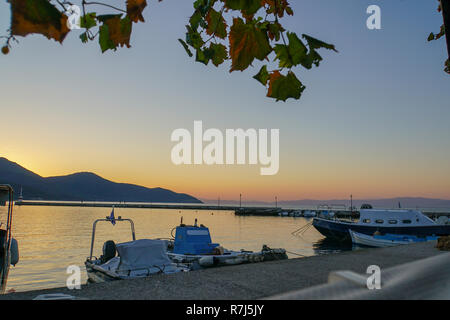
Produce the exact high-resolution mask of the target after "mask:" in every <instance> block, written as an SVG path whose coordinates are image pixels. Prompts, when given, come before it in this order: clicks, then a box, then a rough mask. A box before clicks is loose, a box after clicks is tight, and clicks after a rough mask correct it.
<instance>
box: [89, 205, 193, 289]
mask: <svg viewBox="0 0 450 320" xmlns="http://www.w3.org/2000/svg"><path fill="white" fill-rule="evenodd" d="M125 221H127V222H129V223H130V224H131V235H132V241H129V242H123V243H118V244H115V243H114V241H112V240H109V241H106V242H105V243H104V245H103V252H102V253H103V254H102V256H100V258H97V257H95V256H93V250H94V241H95V229H96V225H97V223H98V222H110V223H112V224H113V225H115V224H116V222H125ZM166 249H167V241H165V240H153V239H139V240H136V236H135V232H134V222H133V221H132V220H131V219H122V217H118V218H117V219H115V218H114V211H113V212H112V213H111V216H109V217H106V218H105V219H98V220H95V222H94V225H93V230H92V241H91V252H90V256H89V258H87V260H86V262H85V266H86V271H87V274H88V278H89V282H108V281H113V280H123V279H136V278H143V277H148V276H152V275H155V274H170V273H177V272H182V271H189V267H188V266H186V265H182V264H176V263H174V262H172V261H171V260H170V259H169V257H168V255H167V251H166Z"/></svg>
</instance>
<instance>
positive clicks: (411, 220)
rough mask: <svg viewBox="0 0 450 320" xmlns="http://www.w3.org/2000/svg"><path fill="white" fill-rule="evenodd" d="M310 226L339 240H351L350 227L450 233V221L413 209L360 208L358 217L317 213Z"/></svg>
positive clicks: (370, 232)
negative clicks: (442, 222) (350, 219)
mask: <svg viewBox="0 0 450 320" xmlns="http://www.w3.org/2000/svg"><path fill="white" fill-rule="evenodd" d="M313 226H314V227H315V228H316V229H317V230H318V231H319V232H320V233H321V234H323V235H324V236H325V237H327V238H331V239H334V240H338V241H351V236H350V232H349V231H350V230H351V231H354V232H358V233H360V234H365V235H373V234H374V233H375V232H377V231H378V232H379V233H381V234H394V235H409V236H417V237H428V236H447V235H450V225H443V224H438V223H436V222H435V221H433V220H431V219H430V218H428V217H427V216H425V215H424V214H423V213H422V212H420V211H416V210H375V209H361V210H360V217H359V220H358V221H349V220H341V219H337V218H336V216H333V217H331V216H323V215H321V216H319V217H315V218H314V219H313Z"/></svg>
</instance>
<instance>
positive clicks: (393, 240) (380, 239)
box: [349, 230, 439, 247]
mask: <svg viewBox="0 0 450 320" xmlns="http://www.w3.org/2000/svg"><path fill="white" fill-rule="evenodd" d="M349 232H350V236H351V238H352V242H353V243H354V244H357V245H363V246H369V247H393V246H398V245H403V244H410V243H416V242H425V241H432V240H437V239H438V238H439V237H434V236H428V237H417V236H411V235H400V234H389V233H388V234H384V235H381V234H376V233H375V234H374V235H372V236H371V235H367V234H363V233H358V232H355V231H352V230H349Z"/></svg>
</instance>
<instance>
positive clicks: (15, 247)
mask: <svg viewBox="0 0 450 320" xmlns="http://www.w3.org/2000/svg"><path fill="white" fill-rule="evenodd" d="M10 252H11V264H12V265H13V266H16V264H17V263H18V262H19V244H18V243H17V240H16V239H14V238H11V251H10Z"/></svg>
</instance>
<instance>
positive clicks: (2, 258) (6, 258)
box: [0, 185, 19, 293]
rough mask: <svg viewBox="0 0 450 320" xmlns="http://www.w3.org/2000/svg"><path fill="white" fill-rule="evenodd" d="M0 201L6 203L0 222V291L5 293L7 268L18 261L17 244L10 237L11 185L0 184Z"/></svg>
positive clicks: (12, 192) (12, 199) (12, 191)
mask: <svg viewBox="0 0 450 320" xmlns="http://www.w3.org/2000/svg"><path fill="white" fill-rule="evenodd" d="M0 201H2V202H4V203H5V206H6V203H8V207H7V209H6V210H7V212H6V221H1V222H0V293H5V290H6V284H7V282H8V275H9V269H10V267H11V265H14V266H15V265H16V264H17V263H18V262H19V246H18V243H17V240H16V239H14V238H13V237H12V218H13V207H14V190H13V188H12V187H11V186H9V185H0ZM2 210H3V209H2Z"/></svg>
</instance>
